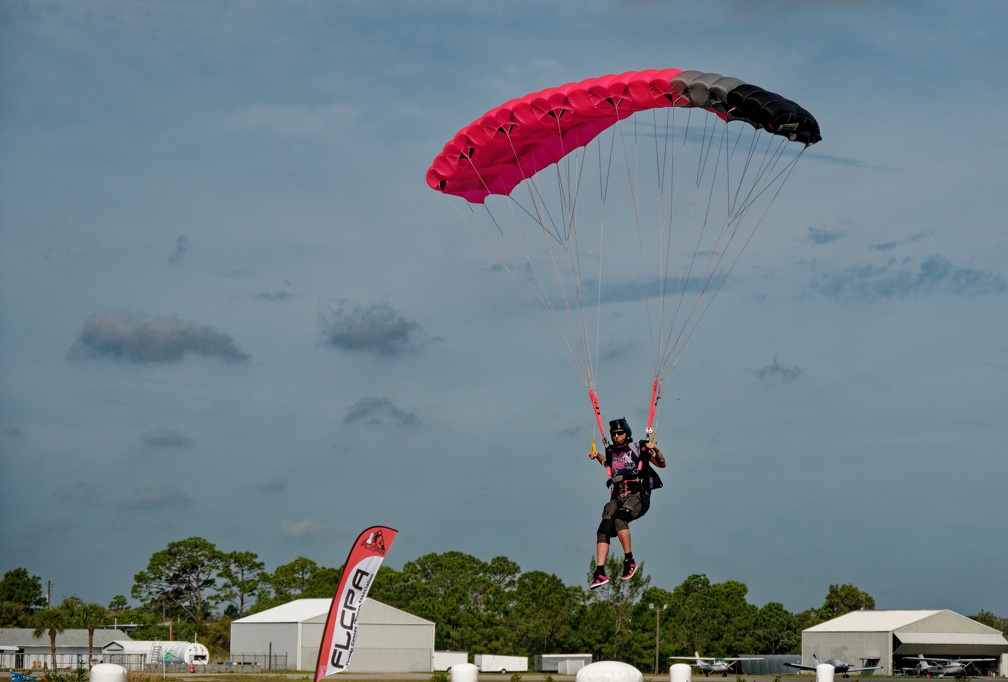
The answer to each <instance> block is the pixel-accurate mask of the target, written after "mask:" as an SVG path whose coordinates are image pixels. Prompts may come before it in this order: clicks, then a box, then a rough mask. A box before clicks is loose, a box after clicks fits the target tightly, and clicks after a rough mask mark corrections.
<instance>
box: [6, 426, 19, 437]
mask: <svg viewBox="0 0 1008 682" xmlns="http://www.w3.org/2000/svg"><path fill="white" fill-rule="evenodd" d="M2 433H3V435H5V436H10V437H11V438H20V437H21V436H23V435H24V431H23V430H21V427H20V426H5V427H3V431H2Z"/></svg>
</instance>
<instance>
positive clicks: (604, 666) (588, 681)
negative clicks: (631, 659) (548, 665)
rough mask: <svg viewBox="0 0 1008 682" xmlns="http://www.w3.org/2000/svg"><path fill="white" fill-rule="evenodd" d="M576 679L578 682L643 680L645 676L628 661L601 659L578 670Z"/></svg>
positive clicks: (633, 681) (631, 681)
mask: <svg viewBox="0 0 1008 682" xmlns="http://www.w3.org/2000/svg"><path fill="white" fill-rule="evenodd" d="M576 679H577V682H643V681H644V676H643V675H641V672H640V671H639V670H637V668H635V667H633V666H632V665H629V664H627V663H620V662H619V661H599V662H598V663H589V664H588V665H586V666H585V667H583V668H581V670H578V673H577V678H576Z"/></svg>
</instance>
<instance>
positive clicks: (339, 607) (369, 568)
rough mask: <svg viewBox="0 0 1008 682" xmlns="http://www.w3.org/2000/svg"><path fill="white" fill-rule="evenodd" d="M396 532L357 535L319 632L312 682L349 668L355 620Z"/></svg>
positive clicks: (371, 530) (382, 528)
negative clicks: (323, 627) (313, 679)
mask: <svg viewBox="0 0 1008 682" xmlns="http://www.w3.org/2000/svg"><path fill="white" fill-rule="evenodd" d="M396 532H397V531H395V530H393V529H392V528H386V527H385V526H374V527H372V528H368V529H367V530H366V531H364V532H363V533H361V534H360V536H359V537H358V538H357V540H356V542H354V545H353V548H351V550H350V555H349V556H347V560H346V564H344V565H343V575H341V576H340V581H339V586H338V587H337V588H336V594H335V595H333V600H332V605H331V606H330V607H329V616H328V617H327V618H326V625H325V630H323V631H322V644H321V645H320V646H319V658H318V665H316V666H315V682H318V681H319V680H321V679H322V678H323V677H328V676H329V675H333V674H335V673H339V672H343V671H344V670H346V667H347V666H348V665H349V664H350V656H351V654H353V647H354V642H356V641H357V616H358V615H359V614H360V608H361V606H362V605H363V604H364V597H366V596H367V593H368V589H370V588H371V581H372V580H374V577H375V575H376V574H377V573H378V568H379V567H380V566H381V562H382V559H384V558H385V552H387V551H388V548H389V547H391V546H392V541H393V540H394V539H395V536H396Z"/></svg>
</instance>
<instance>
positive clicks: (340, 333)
mask: <svg viewBox="0 0 1008 682" xmlns="http://www.w3.org/2000/svg"><path fill="white" fill-rule="evenodd" d="M319 321H320V323H321V325H322V339H323V342H324V343H325V344H326V345H329V346H333V347H335V348H339V349H341V350H349V351H361V352H365V353H371V354H373V355H377V356H378V357H384V358H391V357H398V356H400V355H405V354H408V353H418V352H419V351H420V350H421V348H422V347H423V341H424V333H423V330H422V329H421V328H420V325H418V324H417V323H416V322H413V321H411V320H407V319H406V318H405V317H403V316H402V314H401V313H400V312H399V311H397V310H395V309H393V308H392V307H391V306H389V305H388V304H387V303H381V304H372V305H367V306H365V305H361V304H359V303H354V304H350V303H349V302H347V301H341V302H340V305H339V307H338V308H336V309H332V308H331V307H330V309H329V312H328V313H325V312H321V313H319Z"/></svg>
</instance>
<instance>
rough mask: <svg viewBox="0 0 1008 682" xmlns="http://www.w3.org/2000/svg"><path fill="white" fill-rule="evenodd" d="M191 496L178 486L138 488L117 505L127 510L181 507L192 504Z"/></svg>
mask: <svg viewBox="0 0 1008 682" xmlns="http://www.w3.org/2000/svg"><path fill="white" fill-rule="evenodd" d="M192 503H193V501H192V498H191V497H189V495H187V494H185V493H184V492H182V491H181V490H179V489H178V488H167V487H166V488H156V487H148V488H139V489H138V490H136V491H135V492H134V493H133V496H132V497H130V498H127V499H124V500H120V501H119V503H118V505H117V506H118V507H119V508H120V509H125V510H127V511H145V510H150V509H183V508H188V507H191V506H192Z"/></svg>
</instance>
